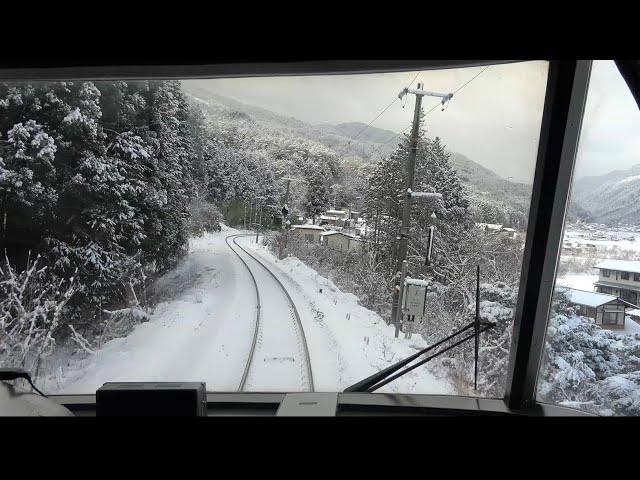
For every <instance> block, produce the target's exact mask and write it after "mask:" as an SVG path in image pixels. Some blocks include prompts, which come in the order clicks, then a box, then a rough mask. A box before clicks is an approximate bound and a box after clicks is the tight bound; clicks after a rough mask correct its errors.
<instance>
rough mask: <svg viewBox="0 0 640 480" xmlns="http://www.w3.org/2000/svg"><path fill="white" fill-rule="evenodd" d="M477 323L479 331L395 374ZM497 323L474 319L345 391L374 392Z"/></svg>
mask: <svg viewBox="0 0 640 480" xmlns="http://www.w3.org/2000/svg"><path fill="white" fill-rule="evenodd" d="M476 325H478V330H477V333H476V332H474V333H472V334H471V335H468V336H466V337H464V338H463V339H462V340H458V341H457V342H455V343H453V344H452V345H449V346H448V347H446V348H444V349H442V350H440V351H438V352H437V353H435V354H433V355H430V356H429V357H427V358H425V359H423V360H421V361H419V362H418V363H416V364H414V365H411V366H410V367H407V368H406V369H404V370H402V371H401V372H399V373H397V374H396V375H393V374H394V373H396V372H397V371H398V370H400V369H401V368H402V367H404V366H406V365H408V364H409V363H411V362H412V361H414V360H415V359H417V358H418V357H420V356H421V355H424V354H425V353H427V352H429V351H431V350H433V349H434V348H437V347H439V346H440V345H442V344H443V343H446V342H447V341H449V340H452V339H454V338H455V337H457V336H458V335H460V334H462V333H464V332H466V331H467V330H469V329H471V328H473V327H475V326H476ZM495 325H496V324H495V323H492V322H476V321H475V320H474V321H472V322H470V323H469V324H468V325H465V326H464V327H462V328H461V329H460V330H458V331H456V332H454V333H452V334H451V335H449V336H448V337H446V338H443V339H442V340H440V341H438V342H436V343H434V344H433V345H430V346H428V347H426V348H423V349H422V350H420V351H419V352H417V353H414V354H413V355H411V356H409V357H407V358H405V359H404V360H400V361H399V362H397V363H395V364H393V365H391V366H390V367H387V368H385V369H384V370H381V371H379V372H378V373H374V374H373V375H371V376H369V377H367V378H365V379H364V380H360V381H359V382H358V383H355V384H353V385H351V386H350V387H348V388H347V389H345V390H344V391H345V392H373V391H374V390H377V389H378V388H380V387H382V386H383V385H386V384H387V383H390V382H392V381H393V380H395V379H396V378H398V377H401V376H402V375H404V374H405V373H407V372H410V371H411V370H413V369H415V368H418V367H419V366H421V365H424V364H425V363H427V362H428V361H430V360H431V359H433V358H435V357H437V356H439V355H441V354H443V353H444V352H446V351H447V350H450V349H452V348H454V347H457V346H458V345H460V344H461V343H464V342H466V341H467V340H471V339H472V338H475V337H476V335H479V334H480V333H482V332H484V331H486V330H489V329H490V328H493V327H495ZM392 375H393V376H392ZM388 377H389V378H388Z"/></svg>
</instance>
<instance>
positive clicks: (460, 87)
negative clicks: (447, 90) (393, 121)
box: [373, 65, 491, 154]
mask: <svg viewBox="0 0 640 480" xmlns="http://www.w3.org/2000/svg"><path fill="white" fill-rule="evenodd" d="M490 66H491V65H487V66H486V67H484V68H483V69H482V70H480V71H479V72H478V73H476V74H475V75H474V76H473V77H472V78H471V79H469V80H467V81H466V82H465V83H464V84H462V85H461V86H459V87H458V88H457V89H456V90H454V91H453V95H454V96H455V95H456V94H457V93H458V92H459V91H460V90H462V89H463V88H464V87H466V86H467V85H469V84H470V83H471V82H473V81H474V80H475V79H476V78H478V77H479V76H480V75H481V74H482V73H484V72H485V71H486V70H487V69H488V68H489V67H490ZM419 74H420V72H418V75H419ZM418 75H416V76H415V77H414V79H413V81H415V79H416V78H417V77H418ZM413 81H412V82H411V83H413ZM409 86H411V84H410V85H409ZM440 104H441V102H438V103H436V104H435V105H434V106H433V107H431V108H430V109H429V110H428V111H427V112H426V113H425V114H424V116H425V117H426V116H427V115H429V114H430V113H431V112H433V111H434V110H435V109H436V108H438V106H440ZM409 128H411V125H408V126H407V127H405V129H404V130H402V131H401V132H399V133H396V134H395V135H394V136H393V137H391V138H390V139H389V140H387V141H386V142H384V143H383V144H382V145H381V146H380V147H378V148H377V149H376V150H375V151H374V152H373V153H374V154H375V153H378V152H379V151H380V149H381V148H382V147H384V146H385V145H387V144H388V143H390V142H391V141H393V140H394V139H396V138H397V137H399V136H400V135H402V134H403V133H404V132H406V131H407V130H408V129H409Z"/></svg>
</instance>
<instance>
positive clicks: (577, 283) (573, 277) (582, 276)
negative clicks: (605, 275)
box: [556, 273, 598, 292]
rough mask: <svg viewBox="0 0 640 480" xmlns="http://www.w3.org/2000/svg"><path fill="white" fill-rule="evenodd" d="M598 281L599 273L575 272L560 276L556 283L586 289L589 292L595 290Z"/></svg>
mask: <svg viewBox="0 0 640 480" xmlns="http://www.w3.org/2000/svg"><path fill="white" fill-rule="evenodd" d="M597 281H598V275H592V274H588V273H573V274H567V275H563V276H561V277H558V279H557V280H556V285H561V286H563V287H569V288H575V289H577V290H585V291H587V292H593V291H595V290H594V288H593V284H594V282H597Z"/></svg>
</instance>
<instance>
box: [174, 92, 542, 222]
mask: <svg viewBox="0 0 640 480" xmlns="http://www.w3.org/2000/svg"><path fill="white" fill-rule="evenodd" d="M182 85H183V89H184V90H185V92H187V94H188V95H190V96H191V97H192V98H194V99H196V101H200V102H202V105H201V106H203V108H205V110H207V111H208V112H209V114H210V116H211V118H224V119H225V120H228V121H232V122H233V121H237V122H240V123H243V124H245V125H246V124H247V123H251V122H255V124H256V125H259V126H260V129H261V130H263V131H268V132H269V133H270V135H274V134H280V135H284V136H288V137H290V136H293V137H299V138H304V139H307V140H310V141H312V142H315V143H318V144H321V145H322V146H324V147H328V148H329V149H330V150H332V151H334V152H335V153H336V154H338V155H339V156H340V157H341V158H343V159H351V160H350V161H352V160H355V161H356V163H360V164H363V165H369V164H373V163H374V162H375V161H377V160H378V159H380V158H382V157H383V156H386V155H388V154H390V153H391V152H392V151H393V150H394V149H395V148H396V146H397V144H398V142H399V141H400V140H401V139H402V136H398V135H397V134H396V133H395V132H392V131H391V130H385V129H381V128H376V127H373V126H370V127H367V124H365V123H361V122H346V123H340V124H337V125H329V124H322V125H313V124H309V123H306V122H303V121H300V120H297V119H295V118H293V117H287V116H285V115H280V114H277V113H274V112H272V111H269V110H266V109H264V108H260V107H256V106H253V105H248V104H245V103H242V102H239V101H237V100H234V99H231V98H227V97H224V96H222V95H217V94H214V93H211V92H210V91H209V90H207V89H206V88H204V87H202V86H200V85H199V84H198V83H197V82H195V83H194V82H183V84H182ZM451 165H452V166H453V168H454V169H455V170H456V172H457V173H458V175H459V176H460V180H461V181H462V184H463V185H464V186H465V188H466V189H467V190H468V192H469V195H470V197H471V199H472V210H473V211H474V212H475V213H476V217H477V219H478V221H484V222H489V223H503V224H505V226H513V227H516V228H523V227H524V226H525V224H526V217H527V213H528V209H529V202H530V197H531V186H530V185H526V184H522V183H517V182H510V181H508V180H506V179H504V178H502V177H500V176H499V175H497V174H496V173H494V172H493V171H491V170H489V169H488V168H485V167H483V166H481V165H479V164H478V163H476V162H474V161H472V160H470V159H469V158H467V157H466V156H464V155H462V154H459V153H455V152H454V153H452V155H451Z"/></svg>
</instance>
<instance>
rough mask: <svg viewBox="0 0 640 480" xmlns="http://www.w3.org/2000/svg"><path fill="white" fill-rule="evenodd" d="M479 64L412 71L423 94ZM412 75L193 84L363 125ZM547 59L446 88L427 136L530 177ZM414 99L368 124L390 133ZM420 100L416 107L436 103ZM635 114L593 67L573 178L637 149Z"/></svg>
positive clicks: (505, 173) (639, 121)
mask: <svg viewBox="0 0 640 480" xmlns="http://www.w3.org/2000/svg"><path fill="white" fill-rule="evenodd" d="M483 68H484V67H473V68H463V69H447V70H439V71H424V72H419V76H418V79H417V81H416V82H415V83H414V84H413V87H414V88H415V86H416V83H417V82H422V83H424V87H423V88H424V89H425V90H431V91H436V92H441V93H448V92H453V91H455V90H456V89H457V88H459V87H460V86H462V85H463V84H464V83H465V82H467V81H468V80H470V79H472V78H473V77H474V76H475V75H476V74H477V73H478V72H480V71H481V70H483ZM416 74H418V72H402V73H386V74H373V75H368V74H367V75H340V76H334V75H332V76H307V77H270V78H236V79H215V80H206V81H198V83H199V84H200V85H201V86H202V85H203V84H205V82H206V85H207V87H208V89H209V90H210V91H211V92H213V93H217V94H220V95H224V96H227V97H231V98H234V99H236V100H239V101H241V102H244V103H248V104H251V105H256V106H259V107H263V108H266V109H268V110H271V111H274V112H277V113H280V114H283V115H286V116H292V117H295V118H298V119H300V120H304V121H306V122H310V123H315V124H322V123H331V124H335V123H342V122H363V123H369V121H371V120H372V119H373V118H374V117H375V116H376V115H377V114H378V113H379V112H380V111H381V110H382V109H383V108H384V107H386V106H387V105H388V104H389V103H390V102H391V101H392V100H393V99H394V98H395V97H396V96H397V94H398V92H399V91H400V90H401V89H402V88H403V87H405V86H407V85H408V84H409V83H410V82H411V80H413V78H414V77H415V76H416ZM546 75H547V63H546V62H521V63H515V64H508V65H493V66H491V67H489V68H488V69H487V70H485V71H484V72H482V73H481V74H480V75H479V76H478V77H477V78H475V79H474V80H473V81H472V82H471V83H469V84H468V85H467V86H465V87H464V88H463V89H462V90H460V92H459V93H458V94H456V95H455V96H454V98H453V100H452V101H451V103H450V105H449V106H448V107H447V109H446V110H445V111H444V112H443V111H441V109H440V108H439V107H438V108H436V109H435V110H433V111H432V112H431V113H430V114H429V115H428V116H427V117H426V122H427V131H428V135H430V136H436V135H437V136H439V137H440V138H441V139H442V141H443V142H444V144H445V145H446V146H447V147H448V148H449V149H450V150H452V151H456V152H459V153H462V154H464V155H466V156H467V157H469V158H470V159H471V160H474V161H476V162H478V163H480V164H481V165H483V166H485V167H487V168H490V169H491V170H493V171H494V172H496V173H497V174H499V175H501V176H502V177H505V178H508V177H512V178H513V180H514V181H521V182H527V183H530V182H532V180H533V172H534V168H535V160H536V151H537V146H538V138H539V133H540V121H541V118H542V108H543V102H544V94H545V88H546ZM414 98H415V97H414V96H409V97H408V98H407V100H406V105H405V108H402V105H401V102H400V101H397V102H396V103H395V104H393V105H392V106H391V107H390V108H389V109H388V110H387V111H386V112H385V113H384V114H383V115H382V116H381V117H380V118H378V119H377V120H376V121H375V122H374V123H373V126H376V127H379V128H384V129H388V130H392V131H395V132H399V131H401V130H403V129H405V127H407V126H408V125H409V124H410V123H411V119H412V113H413V106H414ZM438 101H439V100H438V99H436V98H433V97H425V98H424V100H423V105H424V106H425V111H426V110H428V109H429V108H431V106H433V105H434V104H436V103H438ZM637 133H640V113H639V112H638V109H637V107H636V104H635V102H634V101H633V97H631V94H630V93H629V92H628V89H627V87H626V84H625V83H624V80H622V78H621V77H620V74H619V73H618V72H617V69H616V67H615V65H614V64H613V62H607V61H598V62H595V64H594V69H593V72H592V79H591V88H590V92H589V97H588V100H587V107H586V115H585V121H584V128H583V134H582V139H581V145H580V150H579V156H578V163H577V165H576V170H575V175H576V177H581V176H584V175H594V174H601V173H606V172H609V171H611V170H614V169H618V168H628V167H629V166H631V165H633V164H634V163H636V162H637V163H640V161H638V160H637V159H636V155H635V154H636V152H638V146H640V143H639V140H638V139H637V138H638V135H637Z"/></svg>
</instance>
